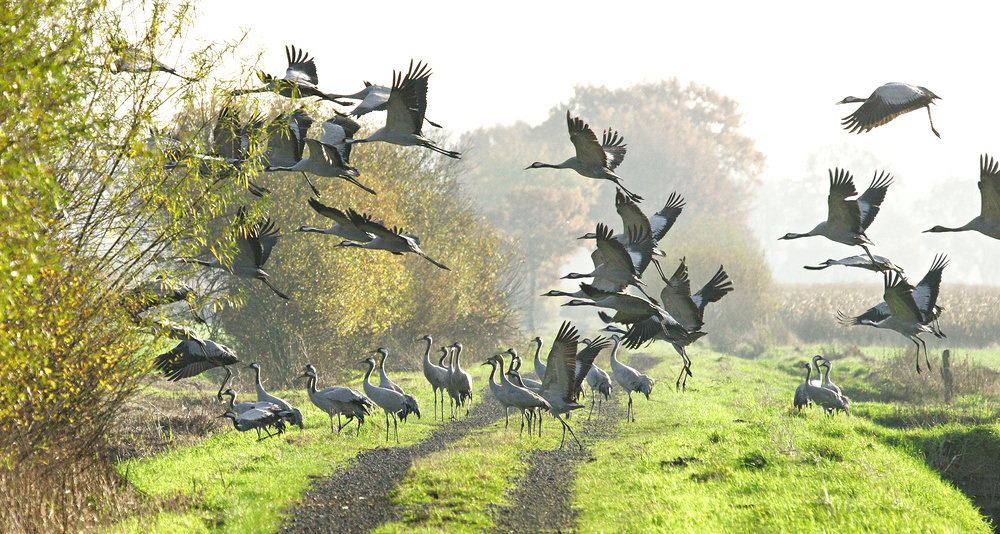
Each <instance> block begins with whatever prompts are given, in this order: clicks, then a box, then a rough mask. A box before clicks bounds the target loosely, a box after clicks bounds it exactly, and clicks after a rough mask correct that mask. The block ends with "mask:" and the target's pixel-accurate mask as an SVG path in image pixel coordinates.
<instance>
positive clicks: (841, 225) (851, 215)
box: [778, 169, 892, 264]
mask: <svg viewBox="0 0 1000 534" xmlns="http://www.w3.org/2000/svg"><path fill="white" fill-rule="evenodd" d="M829 173H830V196H829V197H827V204H828V207H829V211H828V214H827V218H826V220H825V221H823V222H821V223H819V224H817V225H816V227H815V228H813V229H812V230H810V231H808V232H806V233H804V234H796V233H792V232H789V233H787V234H785V235H784V236H782V237H779V238H778V240H782V239H798V238H801V237H811V236H816V235H821V236H823V237H825V238H827V239H829V240H830V241H835V242H837V243H843V244H845V245H858V246H860V247H861V248H863V249H864V250H865V253H866V254H868V258H869V259H871V260H872V263H874V264H878V262H877V261H875V257H874V256H872V252H871V251H870V250H868V246H867V245H872V244H873V243H872V242H871V240H870V239H868V236H866V235H865V231H866V230H867V229H868V227H869V226H870V225H871V224H872V221H874V220H875V216H876V215H878V212H879V208H880V206H881V205H882V201H883V200H885V193H886V191H888V189H889V186H890V185H892V177H891V176H889V175H888V174H886V173H885V172H884V171H883V172H882V173H881V174H879V173H875V177H874V178H872V184H871V185H870V186H868V189H867V190H866V191H865V192H864V194H862V195H861V196H860V197H858V198H856V199H850V200H848V197H852V196H854V195H857V194H858V190H857V189H856V188H855V187H854V178H853V177H852V176H851V173H849V172H847V170H844V169H833V170H830V171H829Z"/></svg>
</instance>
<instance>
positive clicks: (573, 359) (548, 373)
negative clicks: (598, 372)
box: [539, 321, 607, 450]
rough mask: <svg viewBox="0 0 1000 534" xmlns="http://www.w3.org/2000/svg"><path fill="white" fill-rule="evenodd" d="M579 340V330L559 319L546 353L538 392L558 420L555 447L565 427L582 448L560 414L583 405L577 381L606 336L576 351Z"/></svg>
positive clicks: (589, 364) (579, 382) (581, 447)
mask: <svg viewBox="0 0 1000 534" xmlns="http://www.w3.org/2000/svg"><path fill="white" fill-rule="evenodd" d="M579 340H580V334H579V332H578V331H577V329H576V328H575V327H574V326H572V325H571V324H570V323H569V321H566V322H563V324H562V326H560V328H559V332H558V333H557V334H556V339H555V340H554V341H553V342H552V347H551V348H550V349H549V357H548V359H547V360H546V364H545V380H543V381H542V389H541V391H539V395H541V397H542V398H544V399H545V400H546V401H548V403H549V405H550V409H549V413H551V414H552V416H553V417H555V418H556V419H558V420H559V422H560V423H562V427H563V435H562V440H561V441H560V442H559V447H560V448H561V447H562V446H563V443H565V441H566V431H567V430H568V431H569V433H570V434H571V435H572V436H573V439H574V440H575V441H576V444H577V445H578V446H579V447H580V449H581V450H583V444H582V443H580V439H579V438H577V437H576V432H573V429H572V428H571V427H570V426H569V424H568V423H567V422H566V420H565V419H563V418H562V416H563V415H566V414H568V413H570V412H571V411H573V410H579V409H580V408H584V405H582V404H580V403H579V402H577V400H578V397H577V394H578V392H579V391H580V385H581V384H583V380H584V378H585V377H586V376H587V373H588V372H590V366H591V365H593V363H594V358H595V357H597V353H598V352H600V350H601V349H603V348H604V347H606V346H607V340H604V341H601V342H598V341H597V340H595V342H594V343H592V344H591V346H590V347H588V348H587V349H588V350H584V351H579V352H578V351H577V349H578V345H579Z"/></svg>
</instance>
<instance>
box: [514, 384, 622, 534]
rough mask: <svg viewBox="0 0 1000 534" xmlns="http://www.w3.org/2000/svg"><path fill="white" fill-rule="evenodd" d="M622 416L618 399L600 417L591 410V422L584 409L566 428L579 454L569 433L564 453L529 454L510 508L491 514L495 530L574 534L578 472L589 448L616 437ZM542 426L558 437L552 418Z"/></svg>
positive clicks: (589, 457) (558, 427)
mask: <svg viewBox="0 0 1000 534" xmlns="http://www.w3.org/2000/svg"><path fill="white" fill-rule="evenodd" d="M624 416H625V415H624V412H623V410H622V409H621V405H620V402H619V401H618V398H617V395H612V397H611V400H610V401H607V402H605V403H604V406H603V407H602V408H601V411H600V412H597V411H596V410H595V411H594V415H593V417H592V418H591V419H590V421H587V420H586V418H585V417H584V410H580V411H579V412H576V414H575V415H574V416H573V417H572V419H571V420H569V423H570V426H571V427H573V430H574V431H575V432H576V434H577V437H579V438H581V439H580V441H581V442H582V443H583V445H584V447H585V448H584V449H583V450H582V451H581V450H580V448H579V447H577V446H576V442H575V441H573V436H571V435H568V433H567V436H566V443H565V444H564V447H563V448H562V449H552V450H536V451H534V452H532V453H531V455H529V456H528V459H527V463H528V469H527V470H526V471H525V473H524V475H522V476H521V478H520V479H519V480H518V481H517V483H516V484H517V485H516V486H515V487H514V488H513V489H512V490H511V491H510V492H509V493H508V497H509V500H510V501H511V505H510V506H507V507H498V508H497V509H496V510H494V517H495V518H496V525H497V526H496V529H495V530H494V531H495V532H503V533H508V532H514V533H518V534H521V533H525V534H530V533H537V532H570V531H573V530H574V527H573V525H574V523H575V522H576V515H577V512H576V510H575V509H573V507H572V502H573V481H574V480H576V469H577V467H578V466H579V465H580V464H581V463H583V462H586V461H591V460H593V459H594V456H593V454H591V452H590V450H589V447H591V446H592V445H593V443H594V442H595V441H599V440H603V439H606V438H608V437H610V436H612V435H614V434H615V433H617V431H618V422H619V421H621V419H622V418H623V417H624ZM546 422H547V423H548V422H551V423H552V424H551V425H549V426H548V427H547V428H548V431H549V432H552V431H553V430H552V427H555V428H556V431H558V432H560V433H561V432H562V425H560V424H558V422H557V421H555V420H554V419H548V420H546ZM580 423H583V424H580ZM544 431H545V430H544V429H543V432H544Z"/></svg>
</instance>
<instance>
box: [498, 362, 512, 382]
mask: <svg viewBox="0 0 1000 534" xmlns="http://www.w3.org/2000/svg"><path fill="white" fill-rule="evenodd" d="M497 363H498V364H499V366H500V384H501V385H503V386H508V385H509V384H510V383H511V382H510V380H508V379H507V375H506V374H504V372H503V367H504V361H503V356H497ZM510 364H511V367H513V366H514V360H511V362H510Z"/></svg>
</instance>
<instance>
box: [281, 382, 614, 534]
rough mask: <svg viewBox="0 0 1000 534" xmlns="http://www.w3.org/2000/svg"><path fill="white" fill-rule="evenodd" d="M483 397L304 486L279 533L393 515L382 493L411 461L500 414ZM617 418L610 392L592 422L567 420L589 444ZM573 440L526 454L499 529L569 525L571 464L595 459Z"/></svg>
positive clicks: (353, 528) (359, 525) (371, 522)
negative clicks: (403, 442)
mask: <svg viewBox="0 0 1000 534" xmlns="http://www.w3.org/2000/svg"><path fill="white" fill-rule="evenodd" d="M487 397H489V393H486V394H485V395H483V394H482V392H481V393H480V396H479V398H480V399H484V400H483V401H481V402H479V403H477V404H476V405H475V406H474V407H473V409H472V410H471V412H470V414H469V416H468V417H465V418H461V419H457V420H454V421H449V422H447V423H445V424H443V425H441V426H440V427H438V428H436V429H435V430H434V431H433V432H432V433H431V435H430V436H429V437H428V438H427V439H426V440H424V441H422V442H420V443H416V444H414V445H411V446H409V447H401V448H379V449H373V450H369V451H365V452H363V453H361V454H359V455H358V456H357V457H356V458H355V459H354V460H352V461H351V462H350V463H349V464H348V465H347V466H346V467H344V468H342V469H339V470H337V471H336V472H335V473H333V474H332V475H331V476H330V477H328V478H325V479H322V480H319V481H317V482H316V483H315V484H314V485H313V487H312V488H310V489H309V490H308V491H306V493H305V495H304V497H303V501H302V503H301V504H300V505H299V506H297V507H295V508H293V509H292V510H290V511H289V515H290V519H289V520H287V521H286V522H285V523H284V524H283V525H282V527H281V531H282V532H296V533H299V532H331V531H337V532H345V533H354V532H357V533H362V532H368V531H370V530H372V529H374V528H376V527H378V526H379V525H382V524H384V523H387V522H393V521H398V520H399V519H400V517H401V512H402V510H401V508H400V507H397V506H393V505H392V504H391V503H389V502H388V500H387V498H386V496H387V495H388V494H389V493H390V492H391V491H392V490H393V489H395V488H396V486H397V485H398V484H399V482H400V480H402V478H403V476H404V475H405V474H406V472H407V471H408V470H409V469H410V465H411V464H412V462H413V460H414V459H417V458H421V457H424V456H426V455H428V454H431V453H434V452H437V451H440V450H442V449H445V448H446V447H448V445H449V444H451V443H453V442H455V441H457V440H459V439H461V438H462V437H463V436H465V435H466V434H468V433H469V431H471V430H473V429H475V428H480V427H483V426H486V425H488V424H490V423H492V422H493V421H496V420H497V419H499V418H500V417H501V416H502V411H501V409H500V406H499V404H497V403H496V402H495V401H494V400H493V399H492V398H488V399H487ZM546 417H547V416H546ZM621 417H622V413H621V409H620V408H619V407H618V403H617V402H615V399H614V398H612V401H611V402H608V403H605V404H604V409H603V410H602V411H601V413H600V414H598V413H596V412H595V414H594V418H593V420H592V421H591V422H590V423H588V422H587V421H586V412H585V411H583V410H581V411H580V412H578V413H577V415H575V416H574V417H573V418H572V419H571V422H570V424H571V425H572V426H573V428H574V430H575V431H576V433H577V436H579V437H580V439H581V440H582V441H583V443H584V447H587V446H588V445H589V444H590V443H592V442H593V441H594V440H595V439H600V438H603V437H605V436H606V435H607V434H609V433H610V432H613V431H614V429H615V428H616V425H615V422H617V421H618V420H619V419H620V418H621ZM545 423H546V424H547V425H549V426H548V430H547V431H548V432H555V431H556V430H555V429H554V428H553V427H554V426H558V423H557V422H555V421H553V420H552V419H551V418H548V417H547V420H546V421H545ZM572 439H573V438H572V436H569V435H567V440H568V441H567V443H566V446H565V447H564V448H563V449H562V450H560V449H555V450H538V451H535V452H534V453H532V454H531V455H530V456H529V458H527V460H526V461H527V462H528V470H527V471H526V472H525V475H524V476H523V477H522V478H521V479H520V480H518V481H517V483H516V486H515V487H514V488H513V489H512V490H511V492H510V497H511V499H510V500H511V501H512V502H513V504H512V505H511V506H510V507H504V508H497V509H495V515H496V519H495V520H496V523H497V531H498V532H545V531H551V532H555V531H568V530H572V525H573V520H574V517H575V513H574V512H573V510H572V508H571V507H570V502H571V500H572V495H573V492H572V485H573V480H574V479H575V477H576V467H577V466H578V465H579V464H580V463H581V462H583V461H586V460H588V459H590V458H591V457H592V456H591V454H590V453H589V452H588V451H587V450H586V449H585V450H583V451H581V450H579V448H577V447H576V444H575V442H573V441H572ZM538 503H545V506H538Z"/></svg>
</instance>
